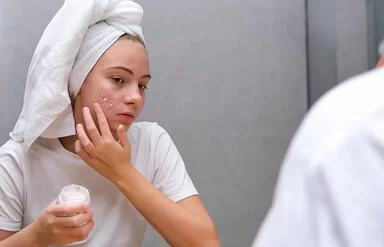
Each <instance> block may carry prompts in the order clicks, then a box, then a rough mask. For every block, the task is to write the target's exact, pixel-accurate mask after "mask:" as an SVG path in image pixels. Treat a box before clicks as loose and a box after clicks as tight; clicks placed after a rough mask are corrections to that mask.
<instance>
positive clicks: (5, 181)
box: [0, 147, 23, 231]
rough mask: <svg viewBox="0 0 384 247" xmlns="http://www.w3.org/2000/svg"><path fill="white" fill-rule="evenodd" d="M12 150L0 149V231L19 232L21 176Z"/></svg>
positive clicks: (21, 208) (21, 207)
mask: <svg viewBox="0 0 384 247" xmlns="http://www.w3.org/2000/svg"><path fill="white" fill-rule="evenodd" d="M16 157H17V155H16V153H15V152H14V151H13V150H9V149H6V148H4V147H2V148H0V229H1V230H6V231H19V230H20V229H21V227H22V219H23V203H22V198H23V192H22V188H23V176H22V170H21V166H20V164H19V163H18V161H17V158H16Z"/></svg>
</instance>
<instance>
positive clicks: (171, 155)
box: [0, 122, 197, 247]
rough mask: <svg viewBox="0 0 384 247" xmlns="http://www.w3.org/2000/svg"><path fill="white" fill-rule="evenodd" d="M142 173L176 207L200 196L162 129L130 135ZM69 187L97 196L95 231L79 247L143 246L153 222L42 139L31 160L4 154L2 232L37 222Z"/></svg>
mask: <svg viewBox="0 0 384 247" xmlns="http://www.w3.org/2000/svg"><path fill="white" fill-rule="evenodd" d="M128 137H129V140H130V142H131V156H132V157H131V158H132V163H133V164H134V166H135V167H136V169H137V170H138V171H139V172H140V173H141V174H142V175H143V176H144V177H145V178H146V179H147V180H149V181H150V182H151V183H152V184H153V185H154V186H155V187H156V188H157V189H158V190H160V191H161V192H163V193H164V194H165V195H166V196H167V197H169V198H170V199H171V200H173V201H179V200H182V199H184V198H186V197H189V196H191V195H196V194H197V191H196V189H195V187H194V185H193V183H192V181H191V179H190V178H189V176H188V174H187V171H186V169H185V165H184V162H183V160H182V158H181V156H180V154H179V153H178V151H177V149H176V147H175V145H174V143H173V142H172V140H171V138H170V136H169V135H168V133H167V132H166V131H165V130H164V129H162V128H161V127H160V126H159V125H157V124H156V123H148V122H141V123H134V124H133V125H132V126H131V127H130V128H129V131H128ZM69 184H78V185H81V186H84V187H86V188H87V189H88V190H89V191H90V194H91V208H92V209H93V210H94V221H95V227H94V229H93V231H92V234H91V237H90V238H89V239H88V241H87V242H86V243H84V244H80V245H78V246H92V247H93V246H106V247H107V246H108V247H109V246H114V247H128V246H129V247H131V246H132V247H136V246H141V243H142V240H143V236H144V232H145V230H146V226H147V222H146V220H145V219H144V218H143V217H142V216H141V215H140V213H139V212H138V211H137V210H136V209H135V208H134V207H133V205H132V204H131V203H130V202H129V201H128V199H127V198H126V197H124V195H123V194H122V193H121V192H120V191H119V190H118V189H117V188H116V187H115V186H114V185H113V184H112V183H111V182H110V181H109V180H107V179H106V178H104V177H102V176H101V175H99V174H98V173H97V172H96V171H94V170H93V169H92V168H90V167H89V166H88V165H87V164H86V163H85V162H84V161H82V160H81V159H80V158H79V157H78V156H77V155H76V154H73V153H71V152H69V151H67V150H66V149H64V148H63V146H62V145H61V143H60V141H59V140H58V139H45V138H39V139H38V140H37V141H36V142H35V143H34V144H33V145H32V146H31V148H30V150H29V151H28V152H27V153H26V154H25V153H24V152H23V150H22V147H21V145H20V144H18V143H15V142H13V141H8V142H7V143H6V144H5V145H4V146H3V147H2V148H1V149H0V229H3V230H8V231H18V230H20V229H21V228H24V227H25V226H27V225H28V224H30V223H31V222H33V221H34V220H35V219H36V217H37V216H38V215H40V213H41V212H42V210H43V209H44V208H45V207H47V206H48V205H49V204H50V203H51V202H52V201H53V200H54V199H55V198H57V196H58V195H59V193H60V191H61V189H62V188H63V187H64V186H66V185H69Z"/></svg>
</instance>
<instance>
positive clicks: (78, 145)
mask: <svg viewBox="0 0 384 247" xmlns="http://www.w3.org/2000/svg"><path fill="white" fill-rule="evenodd" d="M75 151H76V153H77V155H79V156H80V158H81V159H82V160H84V161H85V162H86V163H88V161H90V160H91V157H90V156H89V154H88V153H87V151H85V149H84V148H83V146H82V145H81V143H80V140H77V141H76V142H75Z"/></svg>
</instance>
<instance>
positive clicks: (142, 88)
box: [139, 85, 148, 91]
mask: <svg viewBox="0 0 384 247" xmlns="http://www.w3.org/2000/svg"><path fill="white" fill-rule="evenodd" d="M139 89H140V90H142V91H146V90H147V89H148V87H147V86H146V85H139Z"/></svg>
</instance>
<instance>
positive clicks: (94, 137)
mask: <svg viewBox="0 0 384 247" xmlns="http://www.w3.org/2000/svg"><path fill="white" fill-rule="evenodd" d="M83 117H84V122H85V128H86V129H87V132H88V135H89V138H90V139H91V141H92V142H93V143H94V144H95V145H96V146H97V145H98V144H99V143H100V142H101V136H100V133H99V130H98V129H97V127H96V125H95V122H94V121H93V118H92V115H91V112H90V110H89V108H88V107H84V108H83Z"/></svg>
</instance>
